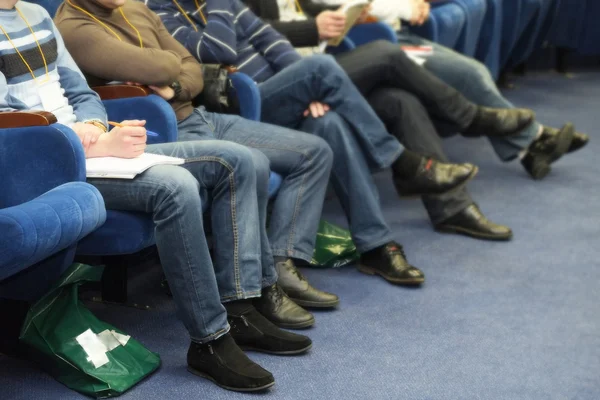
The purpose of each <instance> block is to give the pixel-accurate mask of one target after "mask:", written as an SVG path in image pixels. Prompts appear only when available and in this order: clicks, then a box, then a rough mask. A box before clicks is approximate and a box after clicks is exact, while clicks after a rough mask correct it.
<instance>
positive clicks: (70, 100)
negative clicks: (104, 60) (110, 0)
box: [0, 1, 106, 125]
mask: <svg viewBox="0 0 600 400" xmlns="http://www.w3.org/2000/svg"><path fill="white" fill-rule="evenodd" d="M16 9H18V10H19V11H21V13H22V14H23V16H24V17H25V19H26V20H27V23H29V25H30V26H31V28H32V29H33V31H34V32H35V36H34V35H33V34H32V33H31V31H30V30H29V27H28V26H27V23H26V22H25V21H24V20H23V19H22V18H21V17H20V15H19V13H18V12H17V10H16ZM16 9H15V8H13V9H11V10H6V9H1V10H0V25H1V26H2V28H3V29H4V30H5V31H6V33H8V36H9V37H10V39H11V40H12V42H13V44H14V45H15V46H16V47H17V48H18V49H19V52H20V53H21V55H22V56H23V58H24V59H25V60H26V61H27V63H28V64H29V66H30V67H31V69H32V70H33V74H34V76H35V79H34V78H33V77H32V75H31V73H30V72H29V68H27V65H26V64H25V63H24V62H23V60H22V59H21V56H19V54H18V53H17V51H16V50H15V48H14V47H13V45H12V44H11V43H10V41H9V40H8V38H7V37H6V35H5V34H4V33H3V32H0V35H1V36H0V111H14V110H20V111H26V110H43V109H44V108H43V106H42V101H41V98H40V95H39V90H38V84H39V83H41V82H45V81H46V80H47V79H48V77H47V76H46V70H45V67H44V60H43V58H42V55H41V54H40V50H39V49H38V46H37V44H36V39H37V41H38V42H39V44H40V47H41V49H42V52H43V53H44V57H45V59H46V64H47V66H48V75H49V82H57V81H58V82H59V84H60V87H61V91H62V97H63V98H64V105H63V106H61V107H60V108H58V109H57V110H54V111H52V112H53V113H54V115H55V116H56V118H57V120H58V122H59V123H61V124H64V125H72V124H73V123H75V122H77V121H79V122H85V121H91V120H96V121H100V122H102V123H103V124H105V125H106V111H105V109H104V106H103V105H102V102H101V101H100V98H99V97H98V95H97V94H96V93H95V92H93V91H92V90H91V89H90V88H89V86H88V85H87V83H86V81H85V79H84V77H83V75H82V74H81V71H80V70H79V68H77V65H75V62H74V61H73V59H72V58H71V56H70V55H69V53H68V52H67V50H66V48H65V46H64V44H63V40H62V38H61V36H60V34H59V33H58V31H57V30H56V27H55V26H54V23H53V22H52V19H51V18H50V16H49V15H48V13H47V12H46V10H44V9H43V8H42V7H40V6H38V5H35V4H31V3H27V2H24V1H21V2H19V3H17V5H16ZM46 111H49V110H46Z"/></svg>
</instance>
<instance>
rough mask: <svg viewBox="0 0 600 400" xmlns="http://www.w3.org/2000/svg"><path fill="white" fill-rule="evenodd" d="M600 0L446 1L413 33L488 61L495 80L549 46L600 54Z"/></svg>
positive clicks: (434, 9) (436, 6)
mask: <svg viewBox="0 0 600 400" xmlns="http://www.w3.org/2000/svg"><path fill="white" fill-rule="evenodd" d="M599 17H600V3H599V2H598V1H596V0H442V1H435V2H432V12H431V18H430V20H429V21H427V23H425V24H424V25H423V26H421V27H417V28H412V29H413V30H414V32H416V33H418V34H419V35H421V36H423V37H425V38H427V39H430V40H432V41H434V42H437V43H440V44H443V45H445V46H447V47H450V48H452V49H454V50H457V51H458V52H460V53H463V54H466V55H468V56H471V57H475V58H477V59H478V60H480V61H481V62H483V63H484V64H485V65H487V67H488V68H489V69H490V71H491V72H492V75H493V76H494V77H495V78H498V77H499V74H500V73H501V71H503V70H504V69H509V68H512V67H515V66H517V65H519V64H521V63H523V62H524V61H525V60H527V59H528V58H529V57H530V56H531V54H532V53H533V52H534V50H536V49H538V48H540V47H541V46H542V44H543V43H544V42H547V43H548V44H551V45H555V46H558V47H565V48H569V49H573V50H576V51H578V52H580V53H582V54H600V40H599V39H600V26H598V24H597V23H596V21H597V20H598V18H599Z"/></svg>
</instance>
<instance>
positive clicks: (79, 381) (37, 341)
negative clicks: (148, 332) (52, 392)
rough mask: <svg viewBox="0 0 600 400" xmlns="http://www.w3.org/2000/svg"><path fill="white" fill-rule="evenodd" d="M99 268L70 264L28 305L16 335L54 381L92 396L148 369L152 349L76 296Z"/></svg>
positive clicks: (122, 387) (114, 390) (109, 392)
mask: <svg viewBox="0 0 600 400" xmlns="http://www.w3.org/2000/svg"><path fill="white" fill-rule="evenodd" d="M102 270H103V269H102V268H100V267H91V266H89V265H85V264H73V265H72V266H71V267H70V268H69V269H68V270H67V271H66V272H65V274H64V275H63V276H62V277H61V279H60V280H59V282H57V283H56V284H55V285H54V286H53V288H52V289H51V290H50V291H49V292H48V294H46V295H45V296H44V297H42V298H41V299H40V300H39V301H38V302H37V303H36V304H35V305H34V306H33V307H32V308H31V310H30V311H29V314H28V315H27V318H26V320H25V323H24V324H23V328H22V330H21V335H20V340H21V341H22V342H23V343H25V344H26V345H27V348H28V353H29V354H30V355H31V357H32V359H33V360H34V361H36V362H38V363H39V365H40V366H41V367H42V368H43V369H45V370H46V371H48V372H49V373H50V374H51V375H52V376H53V377H54V378H56V379H57V380H58V381H59V382H61V383H63V384H65V385H66V386H68V387H69V388H71V389H73V390H76V391H78V392H81V393H83V394H86V395H88V396H92V397H96V398H105V397H115V396H118V395H120V394H122V393H123V392H125V391H126V390H127V389H129V388H131V387H132V386H133V385H135V384H136V383H138V382H139V381H141V380H142V379H144V378H145V377H146V376H148V375H150V374H151V373H152V372H154V371H155V370H156V369H157V368H158V367H159V365H160V357H159V356H158V354H155V353H152V352H150V351H148V350H147V349H146V348H145V347H144V346H142V345H141V344H140V343H139V342H137V341H136V340H135V339H133V338H131V337H129V336H127V335H126V334H124V333H123V332H121V331H120V330H118V329H116V328H114V327H113V326H111V325H109V324H107V323H105V322H102V321H100V320H98V319H97V318H96V317H95V316H94V314H92V313H91V312H90V311H89V310H88V309H87V308H86V307H85V306H84V304H83V303H82V302H80V301H79V298H78V296H77V292H78V287H79V285H81V284H82V283H84V282H90V281H98V280H99V279H100V277H101V275H102Z"/></svg>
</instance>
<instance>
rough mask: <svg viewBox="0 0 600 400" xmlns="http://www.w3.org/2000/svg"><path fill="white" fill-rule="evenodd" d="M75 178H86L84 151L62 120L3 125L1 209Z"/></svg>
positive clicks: (0, 149) (0, 155)
mask: <svg viewBox="0 0 600 400" xmlns="http://www.w3.org/2000/svg"><path fill="white" fill-rule="evenodd" d="M73 181H85V154H84V152H83V147H82V146H81V142H80V140H79V138H78V137H77V135H76V134H75V132H73V131H72V130H71V129H69V128H68V127H66V126H64V125H61V124H52V125H50V126H32V127H26V128H10V129H0V182H2V191H1V192H0V209H2V208H6V207H11V206H15V205H18V204H21V203H24V202H27V201H29V200H32V199H34V198H36V197H37V196H39V195H41V194H42V193H45V192H47V191H48V190H51V189H53V188H55V187H57V186H59V185H62V184H63V183H66V182H73Z"/></svg>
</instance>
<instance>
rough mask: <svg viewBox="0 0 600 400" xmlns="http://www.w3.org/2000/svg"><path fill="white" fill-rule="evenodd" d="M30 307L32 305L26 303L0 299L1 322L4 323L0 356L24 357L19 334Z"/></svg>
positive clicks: (0, 342) (0, 341) (1, 330)
mask: <svg viewBox="0 0 600 400" xmlns="http://www.w3.org/2000/svg"><path fill="white" fill-rule="evenodd" d="M30 307H31V306H30V304H29V303H28V302H25V301H17V300H9V299H0V321H2V329H0V354H6V355H8V356H21V355H23V351H22V346H21V345H20V343H19V334H20V333H21V328H22V327H23V322H25V317H26V316H27V312H28V311H29V308H30Z"/></svg>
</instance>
